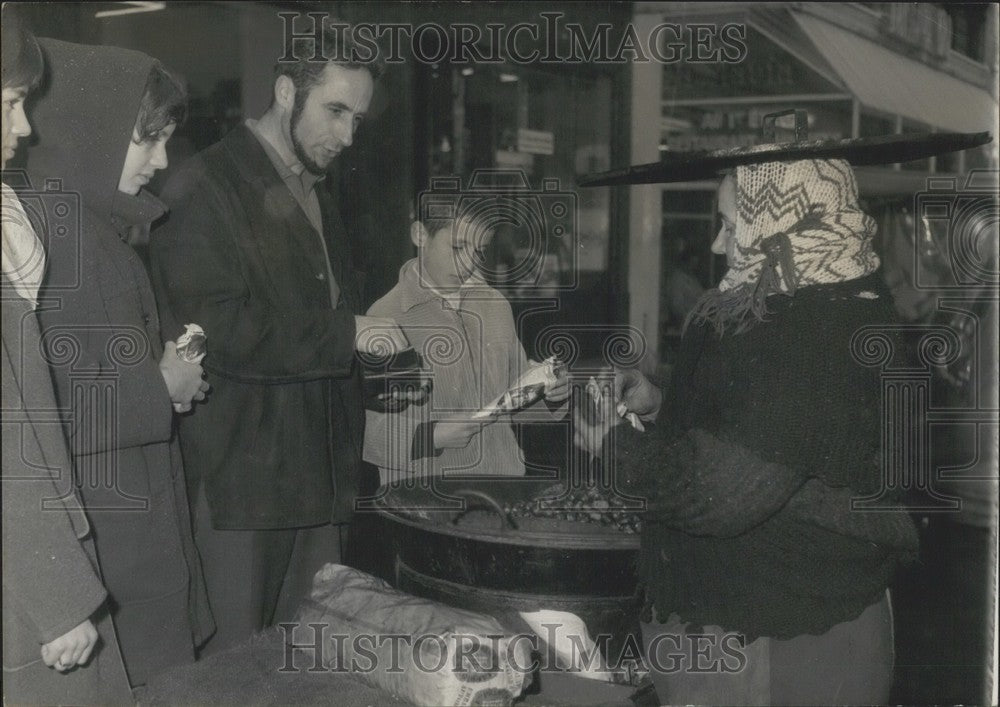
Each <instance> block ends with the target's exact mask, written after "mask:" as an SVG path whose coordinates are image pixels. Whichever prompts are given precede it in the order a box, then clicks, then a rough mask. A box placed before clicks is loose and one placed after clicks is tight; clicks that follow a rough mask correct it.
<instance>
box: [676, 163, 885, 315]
mask: <svg viewBox="0 0 1000 707" xmlns="http://www.w3.org/2000/svg"><path fill="white" fill-rule="evenodd" d="M875 231H876V226H875V221H874V219H872V218H871V217H869V216H867V215H866V214H865V213H864V212H862V211H861V207H860V206H859V205H858V185H857V182H856V180H855V178H854V172H853V171H852V170H851V167H850V165H848V164H847V162H845V161H843V160H802V161H799V162H768V163H765V164H758V165H748V166H745V167H738V168H737V169H736V231H735V239H736V248H735V253H734V258H733V262H732V263H731V264H730V267H729V270H727V271H726V274H725V276H724V277H723V278H722V281H721V282H720V283H719V287H718V288H717V289H714V290H709V291H708V292H706V293H705V294H704V295H703V296H702V298H701V300H699V302H698V304H697V305H696V306H695V307H694V309H693V310H692V311H691V314H690V315H689V316H688V322H689V323H690V322H691V321H700V320H705V321H709V322H711V323H712V324H713V325H714V326H715V327H716V329H717V330H718V331H719V332H720V333H722V332H723V331H725V330H726V329H727V328H730V327H735V331H736V332H737V333H739V332H741V331H745V330H746V329H747V328H749V327H750V326H753V324H754V323H755V322H756V321H763V319H764V316H765V315H766V314H767V308H766V305H765V299H766V298H767V296H768V295H771V294H778V293H784V294H788V295H794V294H795V291H796V289H797V288H799V287H807V286H809V285H819V284H824V283H833V282H844V281H847V280H853V279H856V278H859V277H863V276H865V275H868V274H870V273H872V272H874V271H875V270H876V269H877V268H878V266H879V259H878V256H877V255H876V254H875V251H874V250H873V248H872V245H873V242H874V237H875Z"/></svg>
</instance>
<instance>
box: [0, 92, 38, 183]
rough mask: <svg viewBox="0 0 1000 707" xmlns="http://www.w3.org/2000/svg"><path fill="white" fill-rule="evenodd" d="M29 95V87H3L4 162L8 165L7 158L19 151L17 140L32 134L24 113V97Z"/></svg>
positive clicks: (0, 123)
mask: <svg viewBox="0 0 1000 707" xmlns="http://www.w3.org/2000/svg"><path fill="white" fill-rule="evenodd" d="M26 95H28V89H27V88H23V87H21V88H5V89H3V120H2V122H0V127H2V129H3V163H2V166H4V167H5V166H7V160H9V159H12V158H13V157H14V153H15V152H16V151H17V141H18V140H20V139H21V138H22V137H27V136H28V135H31V125H30V124H29V123H28V117H27V116H26V115H25V114H24V97H25V96H26Z"/></svg>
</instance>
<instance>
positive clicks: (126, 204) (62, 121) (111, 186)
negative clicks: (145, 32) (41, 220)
mask: <svg viewBox="0 0 1000 707" xmlns="http://www.w3.org/2000/svg"><path fill="white" fill-rule="evenodd" d="M39 44H40V45H41V47H42V51H43V52H44V54H45V78H44V80H43V83H42V86H43V88H42V91H40V95H39V97H38V98H37V100H36V102H35V105H34V106H33V107H32V109H31V123H32V128H33V130H34V132H35V134H36V136H37V140H38V142H37V145H35V146H33V147H31V148H30V149H29V150H28V161H27V168H28V171H29V173H30V174H31V175H32V178H33V180H34V182H35V184H34V186H35V188H36V189H39V190H41V189H42V188H44V187H45V184H46V180H50V179H59V180H61V181H62V184H61V188H62V190H63V191H64V192H72V193H75V194H78V195H79V197H80V201H81V207H82V208H84V209H86V210H88V211H91V212H93V213H96V214H100V215H102V216H105V217H107V218H110V217H111V216H112V215H114V214H115V213H121V212H126V213H127V212H130V211H135V210H136V206H137V203H136V202H140V203H141V202H143V201H147V200H148V197H147V198H145V199H140V198H137V197H135V196H132V195H130V194H125V193H123V192H119V191H118V183H119V181H120V179H121V173H122V167H124V165H125V156H126V154H127V153H128V146H129V143H130V142H131V140H132V131H133V128H134V127H135V120H136V117H137V116H138V114H139V104H140V102H141V100H142V94H143V91H144V90H145V87H146V82H147V80H148V78H149V73H150V70H151V69H152V68H153V65H154V63H155V60H154V59H153V58H152V57H150V56H147V55H145V54H143V53H141V52H137V51H133V50H130V49H122V48H120V47H106V46H90V45H83V44H72V43H70V42H63V41H59V40H55V39H47V38H40V39H39Z"/></svg>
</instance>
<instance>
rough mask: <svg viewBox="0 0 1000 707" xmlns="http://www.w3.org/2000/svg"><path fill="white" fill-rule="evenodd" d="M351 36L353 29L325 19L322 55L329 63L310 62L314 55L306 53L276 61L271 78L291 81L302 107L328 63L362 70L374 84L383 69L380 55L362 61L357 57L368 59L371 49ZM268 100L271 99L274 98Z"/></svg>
mask: <svg viewBox="0 0 1000 707" xmlns="http://www.w3.org/2000/svg"><path fill="white" fill-rule="evenodd" d="M334 25H336V27H334ZM353 35H354V28H353V27H351V26H350V25H345V24H344V23H338V22H337V21H336V20H331V19H330V18H326V19H324V21H323V51H322V55H323V56H324V57H328V58H329V61H309V59H310V58H312V56H313V52H312V51H309V52H306V53H305V55H304V56H303V57H302V58H300V59H298V60H297V61H279V62H278V63H277V64H275V65H274V78H275V79H277V78H278V77H279V76H287V77H288V78H290V79H291V80H292V83H293V84H294V85H295V97H296V100H297V101H301V102H302V103H303V104H304V102H305V99H306V98H307V97H308V96H309V92H310V91H311V90H312V88H313V86H315V85H316V84H317V83H319V77H320V74H322V73H323V70H324V69H325V68H326V67H327V65H328V64H336V65H337V66H342V67H344V68H345V69H365V70H367V71H368V73H369V74H371V77H372V80H373V81H376V80H378V78H379V76H381V75H382V72H383V71H384V69H385V63H384V61H383V59H382V57H381V55H380V54H378V53H376V54H375V56H373V57H372V58H371V59H370V60H366V61H362V60H361V58H359V57H367V56H369V55H370V54H371V53H372V50H371V48H370V47H367V46H365V47H361V46H360V45H359V44H358V43H357V42H356V41H355V40H354V36H353ZM300 96H301V98H300ZM271 100H272V101H273V100H274V99H273V97H272V99H271Z"/></svg>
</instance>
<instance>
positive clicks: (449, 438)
mask: <svg viewBox="0 0 1000 707" xmlns="http://www.w3.org/2000/svg"><path fill="white" fill-rule="evenodd" d="M484 424H485V423H484V422H483V421H479V420H475V421H472V422H469V421H468V420H467V419H466V420H462V421H452V420H439V421H438V422H436V423H435V424H434V448H435V449H464V448H465V447H468V446H469V442H471V441H472V438H473V437H475V436H476V435H477V434H479V431H480V430H481V429H482V428H483V425H484Z"/></svg>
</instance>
